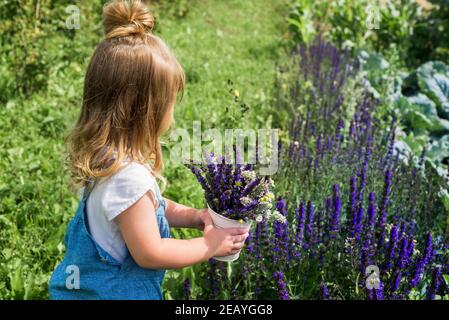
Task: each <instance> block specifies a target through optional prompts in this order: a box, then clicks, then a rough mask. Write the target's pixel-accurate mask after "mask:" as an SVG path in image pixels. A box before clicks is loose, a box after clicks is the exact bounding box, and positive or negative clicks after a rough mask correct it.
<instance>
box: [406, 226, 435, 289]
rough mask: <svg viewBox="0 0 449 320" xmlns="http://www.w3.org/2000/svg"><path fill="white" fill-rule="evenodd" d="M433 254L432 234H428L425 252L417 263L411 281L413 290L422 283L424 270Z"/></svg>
mask: <svg viewBox="0 0 449 320" xmlns="http://www.w3.org/2000/svg"><path fill="white" fill-rule="evenodd" d="M432 253H433V239H432V234H431V233H428V234H427V236H426V243H425V249H424V252H423V254H422V255H421V257H420V259H418V260H417V261H416V263H415V267H414V270H413V278H412V281H411V286H412V288H414V287H416V286H417V285H418V283H419V282H420V281H421V278H422V275H423V273H424V269H425V268H426V266H427V264H428V263H429V259H430V258H431V256H432Z"/></svg>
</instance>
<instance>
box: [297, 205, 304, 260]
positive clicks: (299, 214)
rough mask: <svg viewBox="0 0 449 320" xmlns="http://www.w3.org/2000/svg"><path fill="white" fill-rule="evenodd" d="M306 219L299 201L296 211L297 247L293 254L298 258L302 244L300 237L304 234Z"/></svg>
mask: <svg viewBox="0 0 449 320" xmlns="http://www.w3.org/2000/svg"><path fill="white" fill-rule="evenodd" d="M305 218H306V208H305V205H304V202H302V201H301V204H300V205H299V208H297V209H296V223H297V225H296V245H297V246H298V248H297V251H296V252H295V254H296V255H297V256H299V253H300V250H301V244H302V235H303V232H304V221H305Z"/></svg>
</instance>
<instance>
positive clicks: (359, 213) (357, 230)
mask: <svg viewBox="0 0 449 320" xmlns="http://www.w3.org/2000/svg"><path fill="white" fill-rule="evenodd" d="M364 213H365V209H364V208H363V205H362V204H360V207H359V210H358V211H357V219H356V225H355V238H356V239H357V240H359V239H360V233H361V232H362V221H363V214H364Z"/></svg>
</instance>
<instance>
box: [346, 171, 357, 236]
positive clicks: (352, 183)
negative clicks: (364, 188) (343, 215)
mask: <svg viewBox="0 0 449 320" xmlns="http://www.w3.org/2000/svg"><path fill="white" fill-rule="evenodd" d="M356 197H357V187H356V179H355V177H354V176H351V178H350V179H349V205H348V214H347V216H348V218H349V217H352V226H351V235H352V236H354V234H355V229H356V226H357V213H356ZM348 220H349V219H348Z"/></svg>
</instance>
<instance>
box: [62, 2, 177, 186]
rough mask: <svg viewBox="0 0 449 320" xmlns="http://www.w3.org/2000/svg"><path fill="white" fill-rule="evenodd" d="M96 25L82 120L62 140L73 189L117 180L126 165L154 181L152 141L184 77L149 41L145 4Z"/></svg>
mask: <svg viewBox="0 0 449 320" xmlns="http://www.w3.org/2000/svg"><path fill="white" fill-rule="evenodd" d="M103 25H104V29H105V39H104V40H103V41H102V42H101V43H100V44H99V45H98V46H97V48H96V50H95V52H94V54H93V56H92V59H91V61H90V64H89V67H88V69H87V73H86V77H85V83H84V97H83V104H82V109H81V114H80V117H79V119H78V121H77V123H76V126H75V128H74V129H73V130H72V132H71V134H70V135H69V136H68V137H67V141H68V147H69V164H70V168H71V171H72V182H73V185H74V186H76V187H82V186H84V187H89V186H90V182H94V181H96V179H97V178H101V177H107V176H110V175H112V174H114V173H116V172H117V171H118V170H119V169H120V167H121V166H122V161H123V160H125V159H126V158H128V159H130V160H131V161H137V162H140V163H143V164H145V163H149V164H150V166H151V168H152V170H153V172H154V173H155V175H156V176H158V177H161V175H160V174H161V171H162V168H163V160H162V151H161V145H160V141H159V139H160V136H161V135H162V134H163V133H164V132H165V131H167V130H168V128H169V127H170V125H171V123H172V121H173V108H174V104H175V102H176V97H177V94H178V93H179V92H181V93H182V91H183V89H184V81H185V76H184V72H183V69H182V67H181V65H180V64H179V62H178V61H177V60H176V58H175V56H174V55H173V53H172V52H171V51H170V50H169V48H168V47H167V45H166V44H165V43H164V42H163V41H162V40H161V39H160V38H159V37H157V36H155V35H153V34H152V33H151V30H152V28H153V25H154V20H153V16H152V15H151V14H150V12H149V11H148V9H147V7H146V5H145V4H143V3H142V2H141V1H136V0H134V1H113V2H110V3H107V4H106V5H105V6H104V8H103ZM113 156H115V158H114V159H112V160H111V158H112V157H113Z"/></svg>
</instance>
